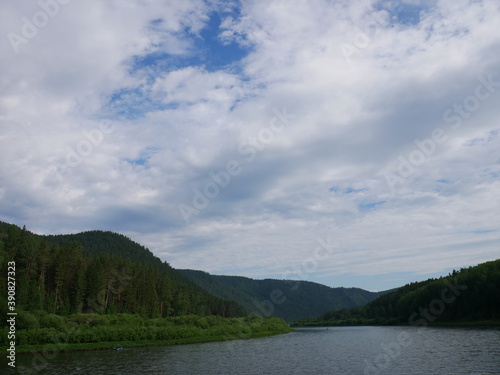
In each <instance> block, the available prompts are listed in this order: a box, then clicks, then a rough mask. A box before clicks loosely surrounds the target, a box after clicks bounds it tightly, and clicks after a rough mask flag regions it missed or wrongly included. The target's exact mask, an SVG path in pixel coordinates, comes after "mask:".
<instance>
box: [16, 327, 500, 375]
mask: <svg viewBox="0 0 500 375" xmlns="http://www.w3.org/2000/svg"><path fill="white" fill-rule="evenodd" d="M40 358H41V357H34V356H33V355H18V357H17V365H18V370H20V371H18V372H19V373H21V374H23V373H24V374H37V375H38V374H50V375H63V374H64V375H76V374H85V375H90V374H91V375H129V374H130V375H142V374H166V375H167V374H168V375H177V374H179V375H260V374H266V375H268V374H270V375H274V374H276V375H281V374H283V375H290V374H300V375H308V374H310V375H320V374H328V375H336V374H346V375H347V374H349V375H356V374H360V375H362V374H364V375H373V374H384V375H386V374H388V375H391V374H394V375H413V374H415V375H416V374H426V375H428V374H432V375H440V374H449V375H451V374H454V375H456V374H467V375H471V374H478V375H479V374H481V375H484V374H496V375H498V374H500V330H499V329H495V328H484V329H482V328H444V327H439V328H437V327H432V328H430V327H329V328H301V329H298V330H296V331H295V332H292V333H288V334H284V335H277V336H272V337H265V338H258V339H250V340H236V341H226V342H211V343H204V344H191V345H180V346H165V347H150V348H131V349H125V350H123V351H113V350H111V349H110V350H104V351H86V352H67V353H55V354H51V359H50V360H48V361H46V362H45V363H44V361H42V360H41V359H40ZM33 365H35V367H34V366H33ZM21 366H23V367H21ZM36 366H38V367H36Z"/></svg>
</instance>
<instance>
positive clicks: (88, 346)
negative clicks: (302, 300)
mask: <svg viewBox="0 0 500 375" xmlns="http://www.w3.org/2000/svg"><path fill="white" fill-rule="evenodd" d="M291 331H292V330H290V331H288V332H291ZM288 332H283V331H269V332H255V333H252V334H251V335H245V336H237V335H229V336H227V335H224V336H198V337H185V338H178V339H170V340H143V341H120V345H121V346H122V347H123V348H125V349H127V348H138V347H148V346H168V345H186V344H197V343H205V342H214V341H228V340H242V339H250V338H258V337H266V336H273V335H278V334H283V333H288ZM116 344H117V342H110V341H106V342H91V343H78V344H67V343H57V344H43V345H20V346H16V354H30V353H33V352H44V353H50V352H68V351H84V350H112V349H113V347H114V346H115V345H116ZM0 351H1V353H2V355H5V354H4V353H6V352H7V347H6V346H1V347H0Z"/></svg>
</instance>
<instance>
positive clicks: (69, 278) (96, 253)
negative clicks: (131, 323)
mask: <svg viewBox="0 0 500 375" xmlns="http://www.w3.org/2000/svg"><path fill="white" fill-rule="evenodd" d="M11 261H14V262H15V267H16V308H17V309H21V310H26V311H45V312H48V313H55V314H60V315H69V314H75V313H81V312H97V313H122V312H123V313H135V314H140V315H141V316H144V317H151V318H155V317H165V316H180V315H187V314H196V315H221V316H226V317H229V316H243V315H244V314H245V312H244V310H243V308H242V307H241V306H240V305H238V304H237V303H236V302H234V301H229V300H224V299H221V298H218V297H215V296H212V295H211V294H209V293H208V292H207V291H205V290H204V289H202V288H200V287H198V286H197V285H195V284H194V283H192V282H190V281H189V280H187V279H185V278H184V277H183V276H182V275H180V274H179V273H178V272H177V271H176V270H174V269H172V268H171V267H170V266H169V265H168V264H167V263H166V262H162V261H161V260H160V259H158V258H157V257H155V256H154V255H153V254H152V253H151V252H150V251H149V250H147V249H146V248H144V247H143V246H140V245H139V244H137V243H135V242H133V241H131V240H130V239H128V238H127V237H125V236H122V235H119V234H116V233H111V232H100V231H93V232H86V233H80V234H75V235H64V236H40V235H35V234H32V233H31V232H29V231H28V230H26V229H25V228H23V229H21V228H19V227H17V226H15V225H11V224H6V223H1V222H0V270H1V271H0V272H1V273H0V286H1V287H2V288H3V290H7V280H6V278H7V262H11ZM6 308H7V301H6V293H2V294H1V295H0V312H1V313H6V310H5V309H6ZM4 310H5V311H4Z"/></svg>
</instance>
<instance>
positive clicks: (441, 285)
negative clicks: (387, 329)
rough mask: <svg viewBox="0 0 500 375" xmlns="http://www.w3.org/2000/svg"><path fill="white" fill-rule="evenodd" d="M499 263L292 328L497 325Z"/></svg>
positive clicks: (411, 286)
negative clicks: (387, 325) (369, 325)
mask: <svg viewBox="0 0 500 375" xmlns="http://www.w3.org/2000/svg"><path fill="white" fill-rule="evenodd" d="M498 322H500V259H497V260H494V261H490V262H486V263H482V264H479V265H477V266H474V267H468V268H462V269H460V270H459V271H455V270H453V272H451V273H450V274H449V275H448V276H445V277H440V278H438V279H429V280H426V281H421V282H414V283H410V284H407V285H405V286H404V287H402V288H400V289H398V290H397V291H394V292H392V293H388V294H386V295H383V296H381V297H379V298H377V299H376V300H374V301H372V302H370V303H368V304H366V305H365V306H362V307H357V308H351V309H342V310H337V311H331V312H327V313H325V314H322V315H320V316H319V317H317V318H315V319H306V320H302V321H298V322H296V325H305V326H307V325H312V326H313V325H321V326H324V325H357V324H411V325H427V324H467V323H469V324H471V323H485V324H498Z"/></svg>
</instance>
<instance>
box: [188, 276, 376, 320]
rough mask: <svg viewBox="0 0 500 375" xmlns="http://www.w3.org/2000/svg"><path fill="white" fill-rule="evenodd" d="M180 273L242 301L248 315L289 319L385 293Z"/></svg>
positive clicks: (215, 292)
mask: <svg viewBox="0 0 500 375" xmlns="http://www.w3.org/2000/svg"><path fill="white" fill-rule="evenodd" d="M179 272H180V273H181V274H182V275H183V276H185V277H186V278H189V279H190V280H191V281H192V282H194V283H195V284H197V285H198V286H200V287H202V288H204V289H205V290H207V291H208V292H209V293H211V294H213V295H215V296H218V297H220V298H226V299H231V300H234V301H236V302H238V303H239V304H240V305H241V306H243V308H244V309H245V311H246V313H247V314H251V313H255V314H259V315H264V316H276V317H280V318H283V319H285V320H286V321H294V320H297V319H303V318H307V317H314V316H318V315H319V314H323V313H325V312H327V311H331V310H335V309H341V308H347V307H355V306H361V305H364V304H366V303H368V302H370V301H373V300H374V299H376V298H377V297H379V296H380V295H382V294H384V292H380V293H373V292H368V291H366V290H363V289H359V288H330V287H328V286H325V285H321V284H317V283H313V282H307V281H293V280H273V279H266V280H254V279H250V278H247V277H239V276H218V275H210V274H208V273H206V272H203V271H195V270H179Z"/></svg>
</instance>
